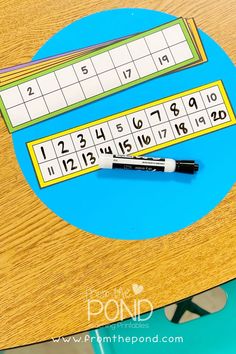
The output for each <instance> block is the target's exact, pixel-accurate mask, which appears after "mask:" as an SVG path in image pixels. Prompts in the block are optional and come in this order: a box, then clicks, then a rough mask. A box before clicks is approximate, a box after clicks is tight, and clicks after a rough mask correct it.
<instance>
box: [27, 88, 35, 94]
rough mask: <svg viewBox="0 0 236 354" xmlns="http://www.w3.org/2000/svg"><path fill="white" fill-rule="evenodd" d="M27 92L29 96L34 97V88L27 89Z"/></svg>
mask: <svg viewBox="0 0 236 354" xmlns="http://www.w3.org/2000/svg"><path fill="white" fill-rule="evenodd" d="M27 92H28V94H29V96H32V95H34V92H33V89H32V87H28V88H27Z"/></svg>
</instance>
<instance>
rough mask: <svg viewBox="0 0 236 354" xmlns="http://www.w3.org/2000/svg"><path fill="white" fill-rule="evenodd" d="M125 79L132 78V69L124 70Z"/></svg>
mask: <svg viewBox="0 0 236 354" xmlns="http://www.w3.org/2000/svg"><path fill="white" fill-rule="evenodd" d="M123 74H124V77H125V79H130V78H131V69H127V70H125V71H123Z"/></svg>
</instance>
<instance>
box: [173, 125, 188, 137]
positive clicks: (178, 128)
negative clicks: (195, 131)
mask: <svg viewBox="0 0 236 354" xmlns="http://www.w3.org/2000/svg"><path fill="white" fill-rule="evenodd" d="M175 129H176V131H177V133H178V135H182V134H187V133H188V129H187V128H186V127H185V124H184V123H180V124H175Z"/></svg>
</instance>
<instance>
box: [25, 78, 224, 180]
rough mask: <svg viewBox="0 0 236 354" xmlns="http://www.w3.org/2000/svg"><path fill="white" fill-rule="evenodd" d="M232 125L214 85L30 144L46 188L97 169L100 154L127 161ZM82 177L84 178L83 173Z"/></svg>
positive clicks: (217, 89) (217, 88)
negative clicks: (46, 184)
mask: <svg viewBox="0 0 236 354" xmlns="http://www.w3.org/2000/svg"><path fill="white" fill-rule="evenodd" d="M229 121H230V115H229V112H228V110H227V108H226V105H225V103H224V101H223V97H222V94H221V92H220V90H219V87H218V86H217V85H215V86H212V87H210V88H207V89H202V90H199V91H198V92H195V93H190V94H187V95H184V93H183V96H181V97H179V98H176V99H170V100H168V101H166V102H164V103H161V104H158V103H157V104H156V105H155V104H154V105H153V106H151V107H149V108H147V109H140V110H139V111H136V112H134V113H131V114H128V115H122V116H119V117H117V118H114V119H112V118H111V119H109V118H108V120H107V121H106V122H102V123H99V121H98V123H97V124H96V125H93V123H91V124H90V125H91V126H90V127H87V128H84V129H83V128H80V127H78V130H75V129H73V132H71V133H67V132H64V133H62V135H61V136H57V137H56V138H54V139H51V138H50V137H49V138H48V140H47V141H44V142H42V143H39V144H38V143H37V141H36V142H35V144H34V142H32V143H33V149H34V154H35V156H36V160H37V164H38V166H39V168H40V171H41V175H42V178H43V180H44V182H49V181H52V180H54V179H57V178H60V177H63V176H67V175H70V174H71V175H72V174H74V173H76V172H78V171H83V170H85V171H86V169H88V168H90V167H91V166H95V165H97V164H98V158H99V156H101V154H104V153H112V154H120V155H130V154H134V153H137V152H142V150H147V149H150V148H154V147H156V148H157V149H158V145H160V144H163V143H165V142H168V141H173V142H175V141H178V139H180V138H182V137H184V136H191V135H193V134H195V133H197V132H200V131H204V130H206V129H209V128H213V127H216V126H219V125H221V124H224V123H226V122H229ZM154 150H155V149H154ZM85 173H86V172H85Z"/></svg>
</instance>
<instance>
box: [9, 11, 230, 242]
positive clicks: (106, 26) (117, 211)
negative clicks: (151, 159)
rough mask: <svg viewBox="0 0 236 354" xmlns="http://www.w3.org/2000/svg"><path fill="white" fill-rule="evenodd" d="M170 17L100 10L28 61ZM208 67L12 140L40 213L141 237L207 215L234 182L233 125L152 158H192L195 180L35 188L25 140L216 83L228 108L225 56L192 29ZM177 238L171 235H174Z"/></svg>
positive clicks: (125, 175)
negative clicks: (42, 206)
mask: <svg viewBox="0 0 236 354" xmlns="http://www.w3.org/2000/svg"><path fill="white" fill-rule="evenodd" d="M172 19H174V17H173V16H170V15H167V14H165V13H161V12H157V11H151V10H144V9H119V10H111V11H104V12H100V13H96V14H93V15H91V16H88V17H85V18H82V19H80V20H78V21H76V22H74V23H72V24H71V25H69V26H68V27H66V28H64V29H63V30H61V31H60V32H58V33H57V34H56V35H54V36H53V37H52V38H51V39H50V40H49V41H48V42H47V43H46V44H45V45H44V46H43V47H42V48H41V49H40V50H39V52H38V53H37V54H36V56H35V57H34V59H40V58H44V57H47V56H50V55H54V54H58V53H62V52H66V51H69V50H73V49H78V48H82V47H86V46H89V45H92V44H97V43H101V42H103V41H107V40H110V39H113V38H119V37H122V36H126V35H128V34H134V33H136V32H140V31H144V30H147V29H150V28H152V27H155V26H158V25H160V24H162V23H165V22H168V21H170V20H172ZM200 35H201V39H202V41H203V44H204V47H205V50H206V53H207V56H208V62H207V63H204V64H201V65H197V66H195V67H193V68H189V69H185V70H181V71H179V72H178V73H172V74H169V75H165V76H163V77H160V78H156V79H153V80H151V81H148V82H145V83H143V84H140V85H138V86H136V87H133V88H130V89H128V90H125V91H123V92H120V93H117V94H114V95H112V96H110V97H107V98H104V99H101V100H99V101H97V102H94V103H91V104H89V105H86V106H84V107H81V108H78V109H76V110H73V111H71V112H68V113H65V114H62V115H60V116H58V117H56V118H52V119H49V120H47V121H44V122H42V123H39V124H36V125H35V126H31V127H29V128H26V129H22V130H21V131H18V132H16V133H14V134H13V142H14V147H15V152H16V156H17V159H18V161H19V164H20V167H21V169H22V172H23V174H24V176H25V178H26V180H27V181H28V183H29V185H30V186H31V188H32V189H33V191H34V192H35V193H36V195H37V196H38V197H39V198H40V199H41V201H42V202H43V203H45V205H47V207H48V208H50V209H51V210H52V211H53V212H54V213H56V214H57V215H58V216H59V217H61V218H62V219H64V220H66V221H67V222H69V223H70V224H72V225H74V226H76V227H78V228H79V229H83V230H86V231H89V232H92V233H95V234H97V235H101V236H105V237H112V238H118V239H127V240H131V239H136V240H140V239H146V238H151V237H159V236H162V235H166V234H168V233H171V232H175V231H178V230H180V229H182V228H184V227H187V226H188V225H190V224H192V223H194V222H196V221H197V220H199V219H200V218H202V217H203V216H204V215H206V214H207V213H208V212H209V211H211V210H212V209H213V208H214V207H215V206H216V205H217V204H218V203H219V202H220V201H221V200H222V199H223V198H224V196H225V195H226V194H227V192H228V191H229V190H230V188H231V187H232V185H233V184H234V182H235V181H236V168H235V163H236V157H235V152H234V143H235V137H236V134H235V133H236V126H234V127H230V128H226V129H223V130H220V131H218V132H214V133H212V134H208V135H205V136H202V137H199V138H196V139H193V140H191V141H188V142H184V143H181V144H178V145H175V146H172V147H169V148H166V149H163V150H160V151H157V152H155V153H152V154H151V155H152V156H158V157H159V156H160V157H170V158H176V159H195V160H197V162H199V164H200V171H199V173H197V174H196V175H195V176H188V175H181V174H164V173H163V174H161V173H148V172H147V173H145V172H132V171H131V172H128V171H122V170H121V171H118V170H116V171H105V170H104V171H97V172H94V173H90V174H87V175H83V176H81V177H77V178H74V179H72V180H68V181H66V182H62V183H59V184H57V185H54V186H51V187H47V188H44V189H40V187H39V185H38V182H37V179H36V176H35V173H34V169H33V166H32V163H31V160H30V157H29V154H28V150H27V148H26V142H28V141H32V140H34V139H37V138H41V137H43V136H47V135H50V134H53V133H56V132H59V131H63V130H65V129H69V128H72V127H76V126H78V125H81V124H84V123H87V122H91V121H94V120H96V119H99V118H102V117H105V116H108V115H111V114H114V113H117V112H119V111H123V110H126V109H129V108H132V107H134V106H138V105H141V104H144V103H147V102H150V101H153V100H157V99H160V98H163V97H166V96H169V95H172V94H175V93H179V92H181V91H184V90H188V89H191V88H194V87H197V86H200V85H203V84H207V83H210V82H212V81H215V80H222V81H223V83H224V85H225V87H226V90H227V92H228V95H229V98H230V100H231V103H232V105H233V108H234V109H235V108H236V90H235V87H236V72H235V67H234V64H233V63H232V62H231V60H230V59H229V58H228V57H227V55H226V54H225V52H224V51H223V50H222V49H221V48H220V47H219V46H218V45H217V44H216V43H215V42H214V41H213V40H212V39H211V38H210V37H208V36H207V35H206V34H204V33H203V32H201V31H200ZM176 237H177V236H176Z"/></svg>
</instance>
